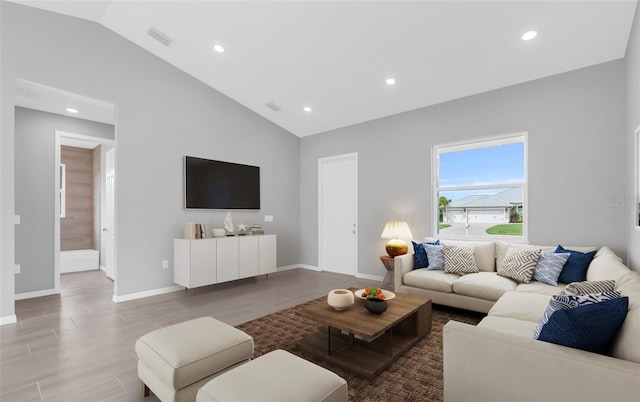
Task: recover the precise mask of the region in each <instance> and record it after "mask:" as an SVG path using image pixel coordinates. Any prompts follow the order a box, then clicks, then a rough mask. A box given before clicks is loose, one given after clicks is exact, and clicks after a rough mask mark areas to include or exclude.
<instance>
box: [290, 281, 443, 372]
mask: <svg viewBox="0 0 640 402" xmlns="http://www.w3.org/2000/svg"><path fill="white" fill-rule="evenodd" d="M351 290H352V291H353V290H356V289H351ZM387 303H388V309H387V311H385V312H384V313H382V314H381V315H375V314H372V313H370V312H369V311H367V309H366V308H365V307H364V300H362V299H359V298H356V302H355V304H354V305H353V306H351V308H349V309H347V310H343V311H336V310H334V309H333V308H332V307H331V306H329V305H328V304H327V300H326V298H324V299H319V300H316V301H314V302H312V303H310V304H307V305H305V306H303V307H301V308H300V309H298V310H296V315H299V316H301V317H304V318H307V319H309V320H312V321H315V322H317V323H318V324H321V326H320V327H319V329H318V332H317V333H314V334H311V335H309V336H307V337H305V338H303V339H301V340H300V341H298V343H297V344H298V346H299V347H300V348H301V349H303V350H305V351H308V352H309V353H311V354H313V355H315V356H318V357H320V358H323V359H325V360H328V361H330V362H332V363H335V364H336V365H339V366H341V367H343V368H345V369H347V370H350V371H354V372H356V373H358V374H361V375H364V376H367V377H372V376H376V375H378V374H380V372H382V370H384V369H385V368H386V367H387V366H389V365H390V364H391V363H393V362H394V361H395V360H397V359H398V357H400V355H402V354H403V353H404V352H406V351H407V350H409V349H410V348H411V347H412V346H413V345H415V344H416V343H417V342H418V341H419V340H420V339H422V338H423V337H424V336H425V335H426V334H428V333H429V331H431V300H430V299H427V298H425V297H420V296H413V295H407V294H402V293H396V297H395V298H393V299H392V300H389V301H387Z"/></svg>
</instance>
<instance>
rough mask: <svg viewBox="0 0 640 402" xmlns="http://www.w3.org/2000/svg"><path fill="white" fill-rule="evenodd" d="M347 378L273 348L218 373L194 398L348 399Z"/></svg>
mask: <svg viewBox="0 0 640 402" xmlns="http://www.w3.org/2000/svg"><path fill="white" fill-rule="evenodd" d="M348 400H349V396H348V394H347V382H346V381H345V380H344V379H343V378H342V377H340V376H338V375H337V374H335V373H332V372H331V371H329V370H326V369H324V368H322V367H320V366H317V365H315V364H313V363H311V362H309V361H307V360H305V359H303V358H300V357H298V356H296V355H293V354H291V353H289V352H286V351H284V350H274V351H273V352H269V353H267V354H265V355H263V356H260V357H258V358H257V359H255V360H252V361H250V362H249V363H247V364H243V365H242V366H239V367H236V368H234V369H233V370H230V371H227V372H226V373H224V374H222V375H219V376H217V377H216V378H214V379H213V380H211V381H209V382H208V383H207V384H206V385H205V386H204V387H202V388H201V389H200V391H198V396H197V398H196V401H197V402H214V401H215V402H223V401H234V402H237V401H260V402H289V401H291V402H306V401H309V402H311V401H313V402H319V401H326V402H347V401H348Z"/></svg>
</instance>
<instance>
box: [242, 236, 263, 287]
mask: <svg viewBox="0 0 640 402" xmlns="http://www.w3.org/2000/svg"><path fill="white" fill-rule="evenodd" d="M238 240H239V243H240V244H239V253H240V255H239V261H240V264H239V271H240V279H242V278H249V277H251V276H257V275H259V274H260V268H259V255H258V253H259V252H260V238H259V237H257V236H243V237H239V238H238Z"/></svg>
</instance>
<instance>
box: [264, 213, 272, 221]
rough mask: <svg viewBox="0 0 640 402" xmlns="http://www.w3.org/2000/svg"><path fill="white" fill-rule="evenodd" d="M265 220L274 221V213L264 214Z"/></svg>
mask: <svg viewBox="0 0 640 402" xmlns="http://www.w3.org/2000/svg"><path fill="white" fill-rule="evenodd" d="M264 221H265V222H273V215H265V216H264Z"/></svg>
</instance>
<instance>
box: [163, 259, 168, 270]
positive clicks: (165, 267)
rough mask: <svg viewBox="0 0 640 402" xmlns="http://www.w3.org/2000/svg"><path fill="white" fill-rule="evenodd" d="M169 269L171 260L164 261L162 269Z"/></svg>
mask: <svg viewBox="0 0 640 402" xmlns="http://www.w3.org/2000/svg"><path fill="white" fill-rule="evenodd" d="M167 268H169V260H162V269H167Z"/></svg>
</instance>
